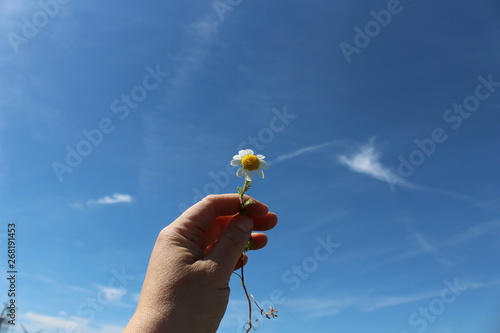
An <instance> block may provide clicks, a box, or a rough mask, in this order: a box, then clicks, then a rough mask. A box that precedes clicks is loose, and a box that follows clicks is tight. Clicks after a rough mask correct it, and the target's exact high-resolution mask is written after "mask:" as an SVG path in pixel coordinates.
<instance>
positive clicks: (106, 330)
mask: <svg viewBox="0 0 500 333" xmlns="http://www.w3.org/2000/svg"><path fill="white" fill-rule="evenodd" d="M22 320H23V325H24V326H25V327H26V329H27V330H28V331H29V332H31V331H35V332H36V331H38V330H44V331H47V330H49V329H51V330H54V331H57V330H61V331H69V330H71V331H74V330H73V329H72V328H76V329H77V331H78V332H88V333H119V332H123V329H124V327H123V326H120V325H109V324H102V325H99V324H95V323H94V324H93V325H92V326H93V327H90V321H89V320H86V319H83V318H81V317H76V316H71V317H67V316H64V315H61V316H59V317H56V316H46V315H42V314H38V313H34V312H28V313H26V314H25V315H24V316H23V318H22Z"/></svg>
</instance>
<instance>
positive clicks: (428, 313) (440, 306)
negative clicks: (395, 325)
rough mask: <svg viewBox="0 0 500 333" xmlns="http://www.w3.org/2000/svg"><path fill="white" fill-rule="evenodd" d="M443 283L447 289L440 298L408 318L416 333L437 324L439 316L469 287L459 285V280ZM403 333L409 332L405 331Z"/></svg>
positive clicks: (420, 332) (421, 332)
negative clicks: (431, 324) (434, 323)
mask: <svg viewBox="0 0 500 333" xmlns="http://www.w3.org/2000/svg"><path fill="white" fill-rule="evenodd" d="M443 283H444V285H445V287H444V288H443V289H442V290H441V292H440V294H439V296H438V297H436V298H434V299H432V300H431V301H430V302H429V304H427V306H421V307H419V308H418V310H417V311H415V312H413V313H412V314H410V316H409V317H408V323H409V324H410V325H411V326H412V327H414V328H415V330H416V332H418V333H423V332H424V331H425V330H426V329H427V328H428V327H429V324H430V323H433V322H435V321H436V320H437V318H438V316H439V315H441V314H442V313H443V312H444V311H445V310H446V308H447V307H448V306H449V305H450V304H451V303H453V302H455V301H456V300H457V298H458V296H460V295H461V294H462V292H463V291H464V290H466V289H467V285H465V284H459V283H458V279H457V278H455V279H454V280H453V283H452V282H450V281H449V280H448V279H446V280H444V281H443ZM401 333H409V332H408V331H403V332H401Z"/></svg>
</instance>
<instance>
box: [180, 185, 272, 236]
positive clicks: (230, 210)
mask: <svg viewBox="0 0 500 333" xmlns="http://www.w3.org/2000/svg"><path fill="white" fill-rule="evenodd" d="M248 199H250V197H248V196H245V200H248ZM254 201H255V203H254V204H252V205H249V206H247V207H246V208H245V212H246V215H247V216H249V217H252V218H257V217H262V216H265V215H266V214H267V212H268V207H267V206H266V205H264V204H263V203H261V202H259V201H257V200H254ZM239 211H240V199H239V197H238V194H217V195H209V196H207V197H205V198H204V199H203V200H201V201H200V202H198V203H197V204H195V205H193V206H191V207H190V208H189V209H188V210H187V211H185V212H184V213H183V214H182V215H181V216H180V217H179V218H178V219H177V220H175V221H174V222H173V224H175V225H177V226H178V227H192V228H197V229H199V230H201V231H203V232H206V231H208V230H209V229H210V227H211V226H212V224H213V223H214V222H215V219H216V218H217V217H218V216H225V215H236V214H237V213H239Z"/></svg>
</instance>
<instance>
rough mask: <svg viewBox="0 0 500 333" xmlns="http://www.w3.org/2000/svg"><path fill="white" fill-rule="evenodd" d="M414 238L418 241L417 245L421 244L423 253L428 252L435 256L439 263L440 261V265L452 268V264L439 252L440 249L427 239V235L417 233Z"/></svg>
mask: <svg viewBox="0 0 500 333" xmlns="http://www.w3.org/2000/svg"><path fill="white" fill-rule="evenodd" d="M414 237H415V239H416V241H417V243H418V244H419V246H420V247H421V249H422V250H423V252H427V253H429V254H432V255H433V256H434V258H436V260H437V261H439V262H440V263H442V264H443V265H446V266H451V265H452V263H451V262H449V261H448V260H447V259H446V258H445V257H444V256H443V254H442V253H441V251H439V249H438V248H437V247H436V246H434V245H433V244H432V243H431V242H430V241H429V240H428V239H427V237H425V235H424V234H423V233H421V232H419V231H418V232H415V233H414Z"/></svg>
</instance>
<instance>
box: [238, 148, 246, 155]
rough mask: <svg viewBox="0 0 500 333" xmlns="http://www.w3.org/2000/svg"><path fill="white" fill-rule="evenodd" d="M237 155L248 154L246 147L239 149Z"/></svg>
mask: <svg viewBox="0 0 500 333" xmlns="http://www.w3.org/2000/svg"><path fill="white" fill-rule="evenodd" d="M238 155H240V156H241V157H243V156H245V155H248V153H247V150H246V149H243V150H240V151H239V152H238Z"/></svg>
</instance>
